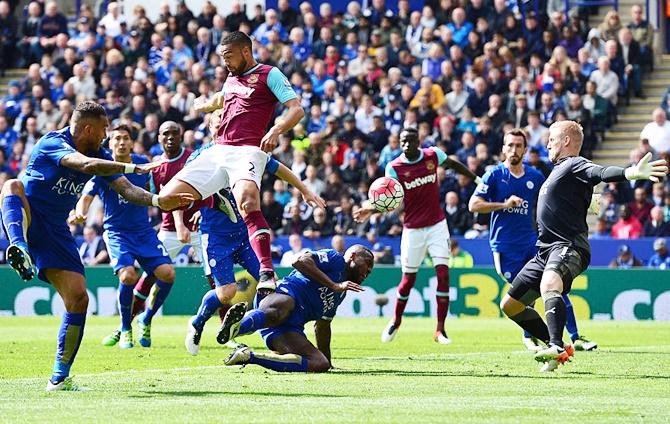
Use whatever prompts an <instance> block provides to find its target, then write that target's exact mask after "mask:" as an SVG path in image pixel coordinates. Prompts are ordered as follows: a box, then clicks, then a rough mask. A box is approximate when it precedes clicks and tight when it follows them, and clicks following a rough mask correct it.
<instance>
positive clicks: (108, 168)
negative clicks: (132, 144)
mask: <svg viewBox="0 0 670 424" xmlns="http://www.w3.org/2000/svg"><path fill="white" fill-rule="evenodd" d="M60 164H61V165H63V166H64V167H66V168H70V169H74V170H75V171H79V172H83V173H85V174H90V175H99V176H102V177H105V176H109V175H115V174H148V173H149V172H151V170H152V169H154V168H156V167H158V166H160V164H161V162H152V163H147V164H143V165H136V164H134V163H122V162H114V161H111V160H106V159H98V158H91V157H88V156H86V155H84V154H81V153H79V152H73V153H70V154H68V155H66V156H64V157H63V159H61V161H60Z"/></svg>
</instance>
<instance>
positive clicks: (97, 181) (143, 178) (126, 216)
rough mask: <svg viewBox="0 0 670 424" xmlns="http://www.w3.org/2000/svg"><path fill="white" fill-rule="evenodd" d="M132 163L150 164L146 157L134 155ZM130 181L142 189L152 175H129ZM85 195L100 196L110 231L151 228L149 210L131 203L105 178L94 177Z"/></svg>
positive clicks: (86, 187) (105, 224) (105, 225)
mask: <svg viewBox="0 0 670 424" xmlns="http://www.w3.org/2000/svg"><path fill="white" fill-rule="evenodd" d="M131 161H132V163H134V164H137V165H141V164H145V163H149V159H147V158H146V157H144V156H141V155H136V154H132V155H131ZM126 178H128V180H129V181H130V182H131V183H132V184H134V185H136V186H138V187H142V188H146V187H147V184H148V183H149V178H150V174H128V175H126ZM84 194H88V195H91V196H95V195H98V196H100V200H102V203H103V205H104V206H105V218H104V221H103V227H104V228H105V230H110V231H140V230H146V229H147V228H150V221H149V212H148V211H149V208H148V207H146V206H140V205H136V204H134V203H130V202H129V201H128V200H126V199H124V198H123V196H121V195H119V194H118V193H117V192H116V191H114V189H112V188H111V187H110V186H109V184H107V181H106V180H105V179H104V177H98V176H96V177H93V178H91V179H90V181H89V182H87V183H86V185H85V186H84Z"/></svg>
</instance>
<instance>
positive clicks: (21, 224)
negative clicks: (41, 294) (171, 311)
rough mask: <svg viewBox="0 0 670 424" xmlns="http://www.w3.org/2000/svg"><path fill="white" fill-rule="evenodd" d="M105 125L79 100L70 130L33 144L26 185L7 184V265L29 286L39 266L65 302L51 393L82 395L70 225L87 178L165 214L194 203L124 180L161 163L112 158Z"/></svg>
mask: <svg viewBox="0 0 670 424" xmlns="http://www.w3.org/2000/svg"><path fill="white" fill-rule="evenodd" d="M107 125H108V121H107V114H106V113H105V109H103V108H102V106H100V105H98V104H97V103H95V102H92V101H85V102H82V103H80V104H79V105H78V106H77V108H76V109H75V111H74V112H73V114H72V118H71V119H70V126H68V127H65V128H63V129H62V130H59V131H52V132H49V133H47V134H46V135H45V136H44V137H42V138H41V139H40V140H39V142H38V143H37V144H35V148H34V149H33V151H32V153H31V155H30V160H29V162H28V166H27V167H26V172H25V174H24V176H23V177H22V178H21V180H14V179H13V180H9V181H7V182H5V184H4V185H3V187H2V221H3V223H4V227H5V231H6V232H7V236H8V238H9V242H10V246H9V247H8V248H7V261H8V263H9V264H10V266H11V267H12V268H14V269H15V270H16V272H17V273H18V274H19V276H20V277H21V278H22V279H23V280H25V281H29V280H31V279H32V278H33V277H34V276H35V272H36V270H35V267H36V268H37V276H38V277H39V278H40V279H41V280H42V281H45V282H48V283H50V284H52V285H53V286H54V288H55V289H56V291H57V292H58V293H59V294H60V296H61V297H62V298H63V303H64V304H65V313H64V314H63V319H62V323H61V327H60V331H59V332H58V347H57V350H56V360H55V364H54V369H53V374H52V376H51V378H50V379H49V382H48V384H47V388H46V390H47V391H56V390H80V388H79V387H78V386H77V385H76V384H75V383H74V382H73V381H72V379H71V378H68V376H69V374H70V367H71V366H72V363H73V362H74V359H75V357H76V355H77V351H78V350H79V345H80V344H81V339H82V337H83V335H84V324H85V322H86V309H87V307H88V296H87V294H86V279H85V277H84V266H83V264H82V262H81V259H80V258H79V254H78V251H77V245H76V244H75V240H74V237H73V236H72V234H71V233H70V229H69V228H68V226H67V223H66V220H67V217H68V214H69V212H70V211H71V210H72V209H73V208H74V206H75V204H76V202H77V196H78V194H79V193H80V192H81V190H82V189H83V187H84V184H85V183H86V181H88V180H89V179H90V178H91V175H99V176H101V177H104V178H103V179H104V180H105V181H106V182H107V183H108V184H109V185H110V186H111V187H112V189H113V190H114V191H116V192H117V193H119V194H121V195H122V196H123V197H124V198H125V199H127V200H128V201H130V202H133V203H136V204H140V205H144V206H149V205H154V206H159V207H161V209H164V210H170V209H174V208H176V207H179V206H183V205H186V204H188V203H190V202H192V201H193V198H192V196H190V195H188V194H179V195H165V194H163V195H152V194H151V193H149V192H148V191H146V190H144V189H142V188H140V187H137V186H136V185H134V184H132V183H131V182H130V181H128V179H127V178H125V177H124V176H122V175H119V174H124V173H125V174H146V173H148V172H150V171H151V169H152V168H153V167H154V166H156V165H155V164H145V165H136V164H130V163H118V162H113V161H111V160H108V159H111V156H110V155H109V153H107V152H105V151H104V150H102V149H101V148H100V144H101V142H102V139H103V138H104V137H105V130H106V128H107ZM33 264H34V265H33Z"/></svg>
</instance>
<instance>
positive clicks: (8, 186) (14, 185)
mask: <svg viewBox="0 0 670 424" xmlns="http://www.w3.org/2000/svg"><path fill="white" fill-rule="evenodd" d="M23 193H24V189H23V183H22V182H21V180H18V179H11V180H7V181H5V183H4V184H3V185H2V194H5V195H7V194H15V195H20V194H23Z"/></svg>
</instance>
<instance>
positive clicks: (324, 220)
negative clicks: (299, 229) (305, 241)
mask: <svg viewBox="0 0 670 424" xmlns="http://www.w3.org/2000/svg"><path fill="white" fill-rule="evenodd" d="M334 232H335V230H334V228H333V223H332V221H330V220H329V219H328V215H327V212H326V210H325V209H322V208H317V209H315V210H314V212H313V213H312V219H311V221H310V222H309V223H308V224H307V226H306V227H305V230H304V231H303V236H305V237H307V238H311V239H318V238H321V237H330V236H332V235H333V233H334Z"/></svg>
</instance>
